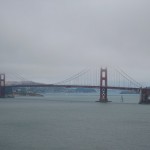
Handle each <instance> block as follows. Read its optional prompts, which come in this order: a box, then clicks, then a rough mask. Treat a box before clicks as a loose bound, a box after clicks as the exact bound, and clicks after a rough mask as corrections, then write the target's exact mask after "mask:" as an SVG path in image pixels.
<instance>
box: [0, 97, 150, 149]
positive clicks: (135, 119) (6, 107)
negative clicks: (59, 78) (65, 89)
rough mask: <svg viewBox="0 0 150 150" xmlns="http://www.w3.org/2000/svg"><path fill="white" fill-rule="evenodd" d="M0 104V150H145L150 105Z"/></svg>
mask: <svg viewBox="0 0 150 150" xmlns="http://www.w3.org/2000/svg"><path fill="white" fill-rule="evenodd" d="M123 99H124V100H123V102H122V101H121V98H120V95H118V96H117V95H113V96H109V100H111V101H112V102H110V103H98V102H95V101H96V100H98V95H89V94H87V95H82V94H78V95H76V94H74V95H73V94H69V95H64V94H58V95H51V94H49V95H46V96H45V97H17V98H14V99H13V98H10V99H8V98H6V99H0V150H149V149H150V142H149V140H150V105H139V104H138V101H139V96H138V95H124V96H123Z"/></svg>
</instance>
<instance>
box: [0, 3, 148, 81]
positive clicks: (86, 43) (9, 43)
mask: <svg viewBox="0 0 150 150" xmlns="http://www.w3.org/2000/svg"><path fill="white" fill-rule="evenodd" d="M149 58H150V0H0V71H1V72H4V71H5V72H8V71H14V72H17V73H20V74H22V75H23V76H24V77H25V78H28V79H32V80H34V79H35V80H40V81H43V80H47V81H50V82H51V81H52V82H53V81H57V80H61V79H63V78H64V77H66V76H68V75H71V74H73V73H76V72H79V71H80V70H82V69H84V68H87V67H91V68H92V67H99V66H104V67H105V66H107V65H113V66H119V67H120V68H122V69H123V70H124V71H125V72H127V73H129V74H130V75H131V76H132V77H134V78H136V79H143V80H144V81H145V80H148V79H150V59H149Z"/></svg>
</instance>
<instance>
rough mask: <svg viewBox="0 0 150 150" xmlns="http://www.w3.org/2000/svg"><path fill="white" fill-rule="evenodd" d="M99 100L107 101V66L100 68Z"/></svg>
mask: <svg viewBox="0 0 150 150" xmlns="http://www.w3.org/2000/svg"><path fill="white" fill-rule="evenodd" d="M99 101H100V102H108V99H107V68H105V69H103V68H101V70H100V99H99Z"/></svg>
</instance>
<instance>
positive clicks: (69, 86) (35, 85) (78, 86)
mask: <svg viewBox="0 0 150 150" xmlns="http://www.w3.org/2000/svg"><path fill="white" fill-rule="evenodd" d="M6 87H64V88H98V89H99V88H100V87H101V86H93V85H56V84H22V85H6ZM106 88H107V89H116V90H139V89H140V88H136V87H114V86H107V87H106Z"/></svg>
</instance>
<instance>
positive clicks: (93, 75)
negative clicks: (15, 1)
mask: <svg viewBox="0 0 150 150" xmlns="http://www.w3.org/2000/svg"><path fill="white" fill-rule="evenodd" d="M16 76H17V77H18V78H19V79H20V80H21V81H23V82H22V83H17V84H8V81H7V74H6V73H1V74H0V98H5V95H6V93H5V89H6V88H7V87H11V88H15V87H64V88H78V87H81V88H97V89H99V91H100V97H99V100H98V101H99V102H108V101H109V100H108V97H107V95H108V94H107V90H108V89H118V90H133V91H138V92H140V97H141V98H140V102H139V103H140V104H142V103H150V100H149V96H150V89H149V88H146V87H142V85H141V84H140V83H138V82H137V81H135V80H134V79H133V78H132V77H130V76H129V75H128V74H126V73H125V72H124V71H122V70H121V69H109V70H108V69H107V68H101V69H95V70H92V71H91V70H90V69H86V70H83V71H81V72H79V73H77V74H74V75H72V76H70V77H69V78H67V79H65V80H62V81H60V82H56V83H53V84H43V83H36V82H27V81H26V79H25V78H23V77H22V76H21V75H19V74H16Z"/></svg>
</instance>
